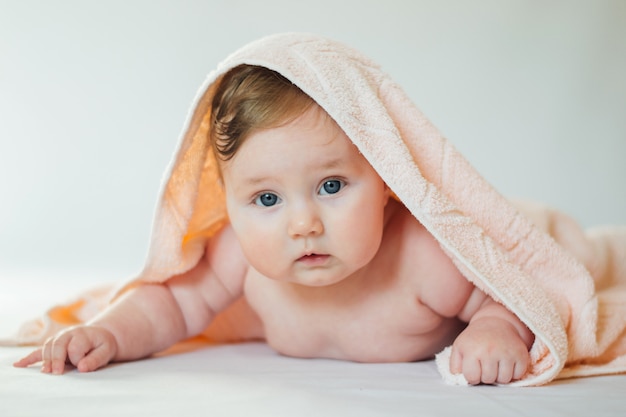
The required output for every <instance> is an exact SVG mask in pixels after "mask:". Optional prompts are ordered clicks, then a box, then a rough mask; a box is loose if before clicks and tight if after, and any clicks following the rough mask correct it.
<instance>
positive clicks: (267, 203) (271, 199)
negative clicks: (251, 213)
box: [254, 193, 280, 207]
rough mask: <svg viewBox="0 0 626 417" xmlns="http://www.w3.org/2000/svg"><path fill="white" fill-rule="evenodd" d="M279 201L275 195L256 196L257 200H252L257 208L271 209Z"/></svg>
mask: <svg viewBox="0 0 626 417" xmlns="http://www.w3.org/2000/svg"><path fill="white" fill-rule="evenodd" d="M279 201H280V199H279V198H278V196H277V195H276V194H273V193H263V194H260V195H258V196H257V198H255V199H254V204H256V205H257V206H263V207H271V206H273V205H275V204H277V203H278V202H279Z"/></svg>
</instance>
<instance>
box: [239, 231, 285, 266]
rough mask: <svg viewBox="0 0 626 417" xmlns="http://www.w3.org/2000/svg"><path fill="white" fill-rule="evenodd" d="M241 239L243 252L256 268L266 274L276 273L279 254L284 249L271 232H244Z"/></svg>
mask: <svg viewBox="0 0 626 417" xmlns="http://www.w3.org/2000/svg"><path fill="white" fill-rule="evenodd" d="M240 241H241V247H242V249H243V253H244V254H245V255H246V258H247V260H248V262H250V265H252V267H254V269H256V270H257V271H259V272H260V273H261V274H263V275H266V276H272V275H273V274H275V271H274V269H275V267H276V266H277V265H278V264H279V263H278V260H277V254H280V253H282V251H281V248H280V247H278V244H277V242H276V241H275V240H274V239H272V236H271V234H267V233H254V232H249V233H246V232H243V233H242V238H241V239H240Z"/></svg>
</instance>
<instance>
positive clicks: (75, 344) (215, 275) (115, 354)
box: [15, 226, 247, 374]
mask: <svg viewBox="0 0 626 417" xmlns="http://www.w3.org/2000/svg"><path fill="white" fill-rule="evenodd" d="M246 270H247V263H246V262H245V259H244V257H243V255H242V254H241V251H240V249H239V245H238V243H237V242H236V239H235V237H234V234H233V233H232V230H230V228H229V227H228V226H227V227H226V228H225V229H224V230H223V231H222V232H220V233H219V234H218V235H217V236H216V237H215V238H214V239H212V241H211V244H210V245H209V247H208V248H207V251H206V254H205V257H203V258H202V260H201V261H200V262H199V263H198V265H196V267H195V268H193V269H192V270H190V271H189V272H187V273H185V274H182V275H180V276H176V277H172V278H170V279H169V280H168V281H167V282H166V283H164V284H145V285H140V286H138V287H136V288H134V289H132V290H130V291H129V292H127V293H126V294H124V295H123V296H121V297H120V298H119V299H118V300H117V301H116V302H115V303H113V304H111V305H110V306H109V307H108V308H107V309H105V310H104V311H103V312H102V313H101V314H100V315H98V316H97V317H96V318H94V319H93V320H92V321H90V322H89V323H87V324H85V325H81V326H76V327H72V328H69V329H67V330H65V331H62V332H60V333H59V334H58V335H56V336H54V337H51V338H50V339H48V340H47V341H46V342H45V343H44V345H43V346H42V347H41V348H39V349H37V350H35V351H33V352H32V353H31V354H30V355H28V356H26V357H25V358H23V359H21V360H19V361H18V362H16V363H15V366H17V367H26V366H29V365H31V364H34V363H36V362H40V361H41V362H42V368H41V369H42V372H45V373H54V374H62V373H63V370H64V368H65V364H66V362H69V363H71V364H73V365H74V366H76V367H77V368H78V370H79V371H82V372H85V371H93V370H96V369H98V368H101V367H103V366H105V365H106V364H107V363H109V362H111V361H127V360H134V359H139V358H143V357H146V356H148V355H150V354H152V353H155V352H159V351H161V350H163V349H166V348H167V347H169V346H171V345H173V344H174V343H176V342H178V341H180V340H182V339H185V338H187V337H190V336H193V335H196V334H198V333H200V332H202V331H203V330H204V329H205V328H206V327H207V326H208V324H209V323H210V322H211V320H212V319H213V318H214V316H215V314H217V313H218V312H220V311H222V310H223V309H225V308H226V307H227V306H228V305H229V304H230V303H232V302H233V301H234V300H235V299H237V298H238V297H239V296H240V295H241V294H242V288H243V278H244V276H245V271H246ZM225 278H226V279H225Z"/></svg>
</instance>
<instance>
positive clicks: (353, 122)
mask: <svg viewBox="0 0 626 417" xmlns="http://www.w3.org/2000/svg"><path fill="white" fill-rule="evenodd" d="M240 64H252V65H260V66H265V67H268V68H270V69H273V70H275V71H277V72H279V73H281V74H283V75H284V76H285V77H287V78H288V79H289V80H291V81H292V82H293V83H295V84H296V85H298V86H299V87H300V88H301V89H302V90H303V91H304V92H306V93H307V94H309V95H310V96H311V97H312V98H313V99H314V100H315V101H316V102H317V103H318V104H320V105H321V106H322V107H323V108H324V109H325V110H326V111H327V112H328V113H329V114H330V116H332V117H333V119H334V120H335V121H336V122H337V123H338V124H339V126H340V127H341V128H342V129H343V130H344V132H345V133H346V134H347V136H348V137H349V138H350V139H351V140H352V141H353V142H354V144H355V145H356V146H357V147H358V149H359V150H360V152H361V153H362V154H363V155H364V156H365V157H366V158H367V159H368V161H369V162H370V163H371V165H372V166H373V167H374V168H375V169H376V170H377V171H378V173H379V174H380V176H381V177H382V178H383V180H384V181H385V182H386V183H387V184H388V185H389V187H390V188H391V190H393V192H394V193H395V195H396V196H397V198H398V199H399V200H400V201H402V202H403V203H404V204H405V205H406V206H407V207H408V208H409V210H410V211H411V212H412V213H413V215H414V216H415V217H416V218H417V219H418V220H419V221H420V222H421V223H423V225H424V226H425V227H426V228H427V229H428V230H429V231H430V233H432V234H433V235H434V236H435V237H436V238H437V240H438V241H439V242H440V244H441V246H442V247H443V248H444V250H445V251H446V252H447V253H448V254H449V256H450V257H451V258H452V259H453V260H454V262H455V263H456V265H457V266H458V268H459V269H460V270H461V271H462V272H463V274H464V275H465V277H466V278H467V279H468V280H470V281H471V282H472V283H474V284H475V285H476V286H478V287H479V288H480V289H482V290H483V291H485V292H486V293H488V294H490V295H491V296H492V297H494V298H495V299H496V300H498V301H499V302H501V303H503V304H504V305H505V306H507V307H508V308H509V309H510V310H512V311H513V312H514V313H515V314H517V315H518V316H519V317H520V319H521V320H522V321H523V322H524V323H525V324H526V325H527V326H528V327H529V328H530V329H531V330H532V331H533V332H534V334H535V336H536V339H535V342H534V345H533V346H532V348H531V358H532V365H531V367H530V370H529V372H528V374H527V375H526V376H525V377H524V379H523V380H521V381H517V382H515V383H513V384H512V385H540V384H545V383H547V382H549V381H551V380H553V379H555V378H561V377H573V376H587V375H597V374H606V373H619V372H626V228H625V227H613V228H606V229H602V230H601V229H597V230H594V231H588V232H583V231H582V230H580V228H579V227H578V226H577V225H576V224H575V223H574V222H573V221H572V220H570V219H569V218H567V217H566V216H564V215H562V214H560V213H557V212H554V211H551V210H548V209H545V208H542V207H539V206H530V205H523V204H518V205H514V204H513V203H511V202H510V201H508V200H507V199H505V198H504V197H502V196H501V195H500V194H498V192H496V191H495V190H494V189H493V188H492V187H491V186H490V185H489V184H488V183H487V182H486V181H485V180H484V179H483V178H482V177H481V176H480V175H479V174H478V173H477V172H476V171H475V170H474V168H472V167H471V166H470V164H469V163H468V162H467V161H466V160H465V159H464V157H463V156H462V155H460V154H459V153H458V152H457V151H456V150H455V148H454V147H453V146H452V145H451V144H450V143H449V142H448V141H447V140H446V139H445V138H444V137H443V136H442V135H441V133H440V132H439V131H438V130H437V129H436V128H435V127H434V126H433V125H432V124H431V123H430V122H429V121H428V120H427V119H426V118H425V117H424V115H423V114H422V113H421V112H420V111H419V110H418V109H417V108H416V107H415V105H414V104H413V103H412V102H411V100H410V99H409V98H408V97H407V96H406V95H405V93H404V92H403V90H402V89H401V88H400V87H399V86H398V85H396V84H395V83H394V82H393V81H392V80H391V79H390V78H389V77H388V76H387V75H386V74H385V73H384V72H383V71H382V70H381V69H380V68H379V67H378V66H377V65H376V64H375V63H374V62H372V61H370V60H369V59H368V58H366V57H364V56H363V55H361V54H360V53H359V52H357V51H355V50H353V49H351V48H349V47H346V46H344V45H342V44H339V43H336V42H333V41H330V40H327V39H323V38H320V37H317V36H314V35H308V34H295V33H290V34H280V35H275V36H270V37H267V38H263V39H260V40H258V41H256V42H253V43H251V44H249V45H247V46H245V47H244V48H242V49H240V50H238V51H236V52H235V53H234V54H232V55H231V56H229V57H228V58H227V59H226V60H225V61H224V62H222V63H221V64H220V65H219V66H218V67H217V69H216V70H214V71H213V72H211V73H210V74H209V75H208V78H207V80H206V82H205V83H204V84H203V85H202V87H201V89H200V91H199V94H198V95H197V97H196V99H195V101H194V103H193V104H192V107H191V112H190V114H189V115H188V118H187V121H186V124H185V127H184V130H183V133H182V136H181V138H180V142H179V144H178V148H177V151H176V153H175V155H174V157H173V160H172V162H171V164H170V166H169V168H168V171H167V173H166V176H165V179H164V183H163V185H162V191H161V196H160V199H159V201H158V203H157V209H156V213H155V219H154V225H153V234H152V238H151V242H150V249H149V253H148V256H147V259H146V262H145V268H144V269H143V271H142V272H141V273H140V274H139V276H138V277H137V278H136V279H135V280H133V281H131V282H130V283H129V284H127V285H126V286H124V288H128V287H129V286H132V285H137V284H138V283H141V282H163V281H165V280H167V279H168V278H169V277H171V276H173V275H176V274H180V273H182V272H185V271H187V270H189V269H190V268H192V267H193V266H194V265H195V264H196V263H197V262H198V261H199V259H200V258H201V256H202V255H203V252H204V247H205V244H206V241H207V239H208V238H210V237H211V235H212V234H214V233H215V232H216V231H217V230H219V228H220V227H221V226H223V225H224V224H225V222H227V221H228V220H227V218H226V211H225V202H224V195H223V193H222V190H221V188H220V186H219V185H218V184H219V183H218V173H217V169H216V167H217V164H216V161H215V160H214V157H213V156H212V153H211V152H210V151H209V145H208V142H207V140H206V137H207V130H208V127H209V126H208V123H209V114H208V112H209V109H210V102H211V98H212V96H213V90H214V86H215V82H216V80H219V78H220V77H221V76H222V75H223V74H224V73H225V72H226V71H228V70H229V69H230V68H233V67H235V66H237V65H240ZM104 294H105V293H104V292H102V290H96V291H95V292H93V293H90V294H84V295H82V296H81V297H80V298H79V299H78V300H77V301H76V302H75V303H72V304H70V305H66V306H59V307H56V308H54V309H52V310H51V311H50V312H49V313H48V314H47V315H46V316H45V317H44V319H43V320H37V321H34V322H32V323H28V324H27V325H25V326H24V327H23V329H22V331H21V332H20V334H19V335H18V337H17V340H16V342H17V343H20V344H36V343H41V342H42V341H43V340H45V338H46V337H47V336H49V335H50V334H51V333H54V332H55V331H57V330H58V329H59V328H60V327H61V326H65V325H69V324H74V323H78V322H81V321H84V320H87V319H88V318H89V317H91V316H92V315H93V314H94V313H95V312H96V311H98V310H99V309H100V308H102V306H103V304H102V302H103V300H105V302H106V296H105V295H104ZM109 294H112V293H109ZM447 353H448V352H447V351H446V350H444V352H442V353H441V354H440V355H438V357H437V362H438V365H439V368H440V371H441V373H442V375H443V377H444V379H445V380H446V381H448V382H450V383H463V382H464V381H463V380H462V378H460V379H459V378H458V376H455V375H450V374H449V371H448V356H447Z"/></svg>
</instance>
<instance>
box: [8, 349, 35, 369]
mask: <svg viewBox="0 0 626 417" xmlns="http://www.w3.org/2000/svg"><path fill="white" fill-rule="evenodd" d="M41 355H42V352H41V348H39V349H37V350H34V351H32V352H31V353H29V354H28V355H27V356H25V357H23V358H22V359H20V360H19V361H17V362H15V363H14V364H13V366H15V367H16V368H26V367H27V366H30V365H32V364H34V363H37V362H41V359H42V358H41Z"/></svg>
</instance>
